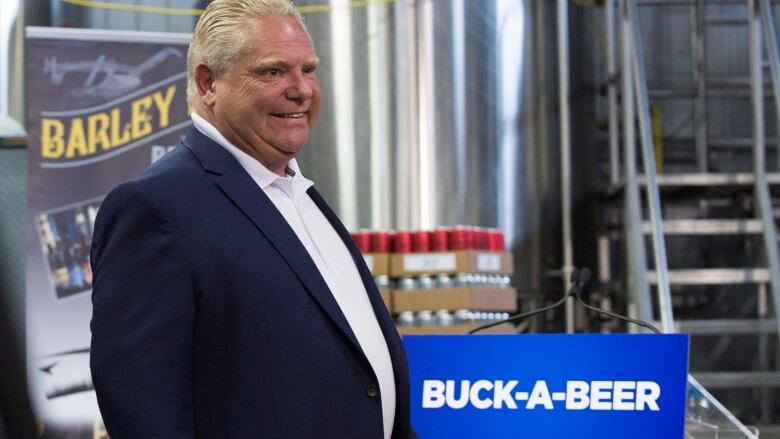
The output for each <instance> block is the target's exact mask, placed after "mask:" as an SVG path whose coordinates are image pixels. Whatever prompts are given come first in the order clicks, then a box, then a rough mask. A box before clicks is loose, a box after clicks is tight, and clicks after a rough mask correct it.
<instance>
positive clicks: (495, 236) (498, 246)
mask: <svg viewBox="0 0 780 439" xmlns="http://www.w3.org/2000/svg"><path fill="white" fill-rule="evenodd" d="M489 236H490V248H489V250H490V251H494V252H503V251H506V244H505V243H504V232H502V231H501V230H499V229H490V231H489Z"/></svg>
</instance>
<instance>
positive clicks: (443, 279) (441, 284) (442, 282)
mask: <svg viewBox="0 0 780 439" xmlns="http://www.w3.org/2000/svg"><path fill="white" fill-rule="evenodd" d="M452 284H453V281H452V278H451V277H449V276H448V275H446V274H443V273H442V274H440V275H438V276H436V280H435V281H434V287H435V288H452Z"/></svg>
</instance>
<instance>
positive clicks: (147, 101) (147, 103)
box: [130, 96, 152, 139]
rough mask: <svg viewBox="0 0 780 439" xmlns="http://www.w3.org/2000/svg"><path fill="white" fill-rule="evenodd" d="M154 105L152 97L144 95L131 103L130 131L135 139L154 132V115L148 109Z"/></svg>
mask: <svg viewBox="0 0 780 439" xmlns="http://www.w3.org/2000/svg"><path fill="white" fill-rule="evenodd" d="M151 107H152V97H151V96H144V97H142V98H139V99H136V100H134V101H133V103H132V104H130V108H131V115H130V124H131V125H130V126H131V128H130V132H131V133H132V136H133V139H138V138H140V137H143V136H145V135H147V134H149V133H151V132H152V124H151V123H150V122H151V120H152V117H151V116H149V113H147V111H148V110H149V108H151Z"/></svg>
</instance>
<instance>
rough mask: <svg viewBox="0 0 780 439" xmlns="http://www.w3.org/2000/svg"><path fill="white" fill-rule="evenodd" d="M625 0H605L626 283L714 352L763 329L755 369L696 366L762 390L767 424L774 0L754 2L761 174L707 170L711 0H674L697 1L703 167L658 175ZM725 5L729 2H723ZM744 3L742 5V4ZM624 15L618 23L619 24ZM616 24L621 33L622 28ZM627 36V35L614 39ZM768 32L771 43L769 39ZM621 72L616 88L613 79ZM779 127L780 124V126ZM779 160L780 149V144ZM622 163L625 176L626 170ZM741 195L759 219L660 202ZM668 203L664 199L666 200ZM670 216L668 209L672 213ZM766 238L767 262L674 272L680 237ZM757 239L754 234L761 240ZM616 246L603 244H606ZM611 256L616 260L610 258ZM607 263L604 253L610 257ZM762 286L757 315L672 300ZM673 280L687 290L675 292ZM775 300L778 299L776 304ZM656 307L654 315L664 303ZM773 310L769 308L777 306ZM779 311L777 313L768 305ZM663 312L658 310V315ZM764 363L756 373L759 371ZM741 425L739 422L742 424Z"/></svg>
mask: <svg viewBox="0 0 780 439" xmlns="http://www.w3.org/2000/svg"><path fill="white" fill-rule="evenodd" d="M616 1H617V0H606V1H605V2H604V6H605V8H604V10H605V13H606V17H605V23H606V28H607V29H606V30H607V33H606V38H607V75H608V78H610V81H609V86H608V89H607V92H608V103H609V130H610V131H609V150H610V180H611V188H612V189H611V190H612V192H613V193H619V194H620V195H621V196H622V200H623V211H622V221H621V222H622V224H623V242H624V243H625V254H626V259H627V266H626V268H625V273H624V274H625V276H626V285H627V289H628V300H629V311H630V312H631V314H633V315H635V316H636V317H639V318H640V319H643V320H646V321H657V322H658V323H659V324H660V326H661V328H662V331H663V332H687V333H690V334H691V335H692V344H693V345H695V344H696V343H697V341H698V338H697V337H707V336H710V337H711V336H719V338H718V342H717V343H716V344H715V346H714V347H713V350H720V352H723V351H725V348H726V347H727V346H728V345H729V344H734V340H735V337H740V336H757V337H758V341H757V344H758V356H757V357H758V358H756V359H755V361H754V365H755V367H754V370H745V371H729V372H720V371H708V372H697V371H696V367H697V364H692V365H691V370H692V372H691V373H692V375H693V378H692V382H693V383H697V381H698V382H700V383H701V384H702V385H703V386H704V387H705V388H708V389H725V388H732V389H735V388H745V389H755V391H756V393H758V394H759V399H760V414H759V416H758V418H759V419H758V421H759V422H760V423H761V424H771V423H774V424H777V423H778V420H777V419H772V413H771V412H772V409H773V406H772V404H773V402H772V396H773V393H772V389H773V388H776V387H780V372H778V371H777V369H776V368H777V360H775V369H774V370H769V366H770V364H771V363H772V361H771V359H770V358H768V354H767V352H768V351H769V348H770V346H769V344H768V342H769V336H770V335H771V334H775V335H776V334H778V333H780V319H777V318H775V317H771V316H770V315H774V316H778V315H780V257H779V256H778V241H777V232H776V229H775V220H774V217H773V212H772V199H771V193H770V185H771V186H780V174H767V173H766V169H765V154H764V152H765V147H766V145H765V132H764V124H765V120H764V99H765V94H764V89H763V86H764V82H763V67H762V65H763V63H762V53H763V49H762V41H765V42H766V45H767V52H768V54H769V66H770V67H771V69H770V71H771V79H772V85H773V89H774V103H775V105H776V109H777V114H778V117H780V56H778V48H777V35H776V33H775V29H774V25H773V20H772V10H771V8H770V5H769V0H748V1H747V3H748V8H749V18H748V21H747V23H748V25H749V29H750V41H749V47H750V72H751V74H750V85H751V102H752V114H753V135H754V139H753V144H752V147H753V165H754V166H753V172H752V173H731V174H721V173H709V172H708V170H709V169H708V159H709V153H708V150H707V129H706V128H707V127H706V108H707V107H706V105H707V101H706V95H707V90H706V75H705V71H704V60H703V54H704V49H703V47H704V46H703V45H704V31H703V26H704V23H703V17H704V16H705V14H704V10H705V9H704V8H705V4H706V2H705V1H704V0H675V2H674V4H677V5H680V4H686V3H687V4H689V5H691V8H692V14H695V17H696V25H695V27H694V29H695V30H694V32H695V35H694V36H693V37H692V42H693V46H694V47H693V49H694V63H695V71H694V79H695V81H696V90H695V92H694V93H693V94H692V97H694V98H695V99H696V102H695V106H694V121H695V128H696V129H695V132H696V137H695V151H696V154H695V155H696V161H697V170H698V172H695V173H685V174H668V175H664V174H661V175H658V174H657V173H656V165H655V163H656V162H655V149H654V139H653V132H652V119H651V115H650V104H649V94H648V88H647V80H646V76H645V67H644V66H645V64H644V59H643V50H642V44H641V33H640V29H639V9H638V6H637V0H619V10H618V11H617V12H618V14H617V15H618V16H617V20H615V18H616V17H615V13H616V11H615V4H616ZM641 3H653V4H671V2H668V1H665V0H655V1H652V0H645V1H644V2H641ZM720 3H721V4H722V3H723V2H722V1H721V2H720ZM737 3H739V2H737ZM616 21H617V22H618V23H619V24H618V25H617V29H616V26H615V22H616ZM616 31H617V32H616ZM616 34H619V36H620V38H619V39H618V38H615V37H616ZM762 38H763V40H762ZM618 40H619V41H620V42H621V44H620V51H621V53H620V61H621V63H620V64H621V67H620V71H621V72H628V74H619V73H618V68H617V61H616V58H617V57H616V53H617V50H616V41H618ZM618 77H619V78H620V84H619V85H618V84H617V82H616V81H614V79H615V78H618ZM618 88H620V96H621V97H622V102H623V103H624V105H622V108H620V109H621V110H622V111H623V117H622V124H621V123H619V121H618V108H619V106H618ZM637 119H638V121H639V128H640V132H639V135H640V137H639V146H640V150H641V153H642V163H643V166H644V168H643V172H644V173H643V174H642V175H639V174H638V173H637V169H636V163H637V158H636V147H637V139H636V133H635V121H636V120H637ZM618 127H622V153H623V157H622V158H623V160H622V166H621V161H620V149H621V145H620V140H621V136H620V132H619V130H618ZM778 127H780V123H778ZM779 157H780V151H779ZM621 168H622V176H621ZM642 188H643V189H644V190H645V200H646V202H647V206H646V209H645V211H646V213H647V216H648V220H643V215H642V210H643V209H642V206H641V201H642V197H641V195H640V189H642ZM719 191H720V192H721V193H730V194H734V193H742V194H750V195H752V203H753V205H754V208H755V215H754V217H753V218H740V219H731V218H676V219H666V220H664V219H662V218H663V216H662V213H661V199H662V195H663V198H664V200H668V199H669V198H674V197H677V196H678V195H679V194H680V193H683V194H687V195H688V196H689V197H690V196H692V197H694V198H698V199H699V200H701V201H702V202H705V200H707V197H709V196H711V194H712V193H718V192H719ZM665 204H666V203H665ZM667 213H668V210H667ZM646 235H649V237H650V238H651V242H652V255H653V258H652V259H653V266H654V267H655V268H654V269H653V270H652V271H651V270H650V269H649V268H648V260H647V253H646V248H645V236H646ZM726 235H732V236H737V237H745V238H747V237H750V236H754V237H760V238H761V243H762V245H761V247H762V248H761V250H762V251H760V252H759V253H760V257H761V258H762V259H763V261H762V262H763V263H762V264H759V265H760V266H757V267H739V268H734V267H729V268H695V269H690V268H687V269H669V263H668V261H667V250H666V241H667V240H668V239H674V238H673V237H679V236H687V237H702V236H726ZM754 239H755V238H754ZM602 247H606V248H609V247H608V246H600V248H602ZM606 259H607V260H608V259H609V257H606ZM601 260H605V257H604V256H603V255H602V256H601ZM651 285H654V286H655V287H656V288H655V297H653V296H651V287H650V286H651ZM705 285H709V286H723V285H754V286H755V288H754V289H755V291H756V292H755V294H754V296H753V299H751V300H755V302H756V304H755V305H754V306H753V307H754V308H757V312H756V313H755V314H754V315H752V316H743V317H740V318H734V316H733V315H732V316H731V318H727V317H726V316H722V317H719V318H709V319H706V320H701V319H677V320H675V318H674V315H675V311H676V309H675V307H674V306H673V299H675V298H679V297H680V296H682V297H683V298H684V297H685V294H686V289H687V288H691V287H693V288H696V286H705ZM672 287H674V288H675V291H677V290H680V292H681V293H682V294H681V295H675V296H673V295H672ZM770 298H771V303H772V306H771V307H770V306H769V305H768V302H769V300H768V299H770ZM656 304H657V312H654V308H656ZM770 308H771V309H770ZM770 311H771V312H770ZM656 315H657V317H656ZM755 369H757V370H755ZM736 424H738V425H741V424H740V423H739V422H736ZM761 431H762V437H775V436H774V435H775V434H778V436H777V437H780V429H777V430H776V431H775V428H772V427H769V428H767V429H766V430H765V429H764V428H762V429H761Z"/></svg>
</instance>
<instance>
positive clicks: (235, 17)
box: [187, 0, 308, 105]
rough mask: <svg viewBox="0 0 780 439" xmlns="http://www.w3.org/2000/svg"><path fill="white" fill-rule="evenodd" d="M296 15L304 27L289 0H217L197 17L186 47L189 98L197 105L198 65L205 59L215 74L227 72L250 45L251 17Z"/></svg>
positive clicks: (296, 10)
mask: <svg viewBox="0 0 780 439" xmlns="http://www.w3.org/2000/svg"><path fill="white" fill-rule="evenodd" d="M262 17H293V18H295V19H297V20H298V22H299V23H300V24H301V26H302V27H303V29H304V30H305V31H306V32H307V33H308V30H306V25H305V24H304V23H303V19H302V18H301V14H300V12H298V9H297V8H296V7H295V6H294V5H293V4H292V2H291V1H290V0H214V1H213V2H212V3H211V4H210V5H209V6H208V7H207V8H206V10H205V11H203V14H202V15H201V16H200V19H198V23H197V24H196V25H195V30H194V31H193V32H192V40H191V41H190V47H189V50H188V51H187V102H188V103H189V104H190V105H194V103H195V101H196V99H197V97H198V91H197V87H196V85H195V66H197V65H198V63H199V62H201V61H202V62H204V63H205V64H206V65H207V66H208V67H209V68H210V69H211V70H212V71H213V72H214V73H215V74H216V75H220V74H222V73H225V72H226V71H227V70H228V69H229V68H230V66H231V64H232V63H233V61H235V60H236V59H237V58H239V57H240V56H241V55H243V54H244V52H245V51H246V49H247V47H246V46H247V35H246V34H247V32H246V25H247V22H248V21H249V19H252V18H262Z"/></svg>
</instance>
